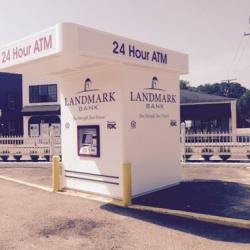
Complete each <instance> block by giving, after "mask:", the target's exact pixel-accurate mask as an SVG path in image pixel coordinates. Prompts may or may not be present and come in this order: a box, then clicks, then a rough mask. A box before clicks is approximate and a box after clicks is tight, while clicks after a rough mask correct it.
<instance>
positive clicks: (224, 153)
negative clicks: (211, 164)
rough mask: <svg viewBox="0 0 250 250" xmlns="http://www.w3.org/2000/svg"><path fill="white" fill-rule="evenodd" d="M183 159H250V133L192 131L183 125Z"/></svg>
mask: <svg viewBox="0 0 250 250" xmlns="http://www.w3.org/2000/svg"><path fill="white" fill-rule="evenodd" d="M181 142H182V160H183V161H186V160H206V161H209V160H216V161H217V160H223V161H226V160H248V159H250V133H248V134H242V133H241V134H237V133H235V134H233V133H230V132H213V133H192V132H188V131H185V128H184V127H182V132H181Z"/></svg>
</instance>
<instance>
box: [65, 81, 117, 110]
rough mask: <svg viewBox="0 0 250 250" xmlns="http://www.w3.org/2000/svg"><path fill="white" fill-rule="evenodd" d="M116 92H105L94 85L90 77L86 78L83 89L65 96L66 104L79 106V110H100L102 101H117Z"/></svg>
mask: <svg viewBox="0 0 250 250" xmlns="http://www.w3.org/2000/svg"><path fill="white" fill-rule="evenodd" d="M115 94H116V93H115V92H114V91H110V92H103V91H102V90H100V89H96V88H93V87H92V81H91V79H90V78H87V79H85V81H84V83H83V90H81V91H79V92H76V94H75V95H74V96H71V97H65V99H64V101H65V106H77V107H78V108H79V111H87V110H98V109H99V105H100V104H102V103H110V102H115V101H116V97H115Z"/></svg>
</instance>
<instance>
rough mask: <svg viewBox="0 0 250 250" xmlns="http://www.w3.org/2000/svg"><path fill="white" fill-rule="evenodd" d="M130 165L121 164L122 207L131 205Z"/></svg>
mask: <svg viewBox="0 0 250 250" xmlns="http://www.w3.org/2000/svg"><path fill="white" fill-rule="evenodd" d="M131 197H132V184H131V164H130V163H125V164H123V205H124V206H125V207H128V206H130V205H131V204H132V202H131Z"/></svg>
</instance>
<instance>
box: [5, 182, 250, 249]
mask: <svg viewBox="0 0 250 250" xmlns="http://www.w3.org/2000/svg"><path fill="white" fill-rule="evenodd" d="M0 197H1V203H0V211H1V217H0V218H1V219H0V223H1V227H0V249H3V250H5V249H21V250H22V249H25V250H26V249H27V250H30V249H67V250H68V249H171V250H172V249H176V250H182V249H185V250H186V249H187V250H188V249H192V250H194V249H197V250H198V249H199V250H202V249H211V250H214V249H226V250H237V249H242V250H243V249H244V250H245V249H249V248H250V237H249V235H250V232H249V231H248V230H239V229H235V228H230V227H223V226H218V225H213V224H209V223H201V222H195V221H192V220H186V219H180V218H176V217H170V216H163V215H159V214H154V213H148V212H139V211H132V210H129V209H125V208H119V207H115V206H112V205H108V204H103V203H99V202H95V201H90V200H86V199H81V198H78V197H70V196H65V195H62V194H55V193H50V192H46V191H42V190H38V189H34V188H31V187H27V186H23V185H19V184H16V183H13V182H9V181H4V180H0Z"/></svg>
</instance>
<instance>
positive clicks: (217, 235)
mask: <svg viewBox="0 0 250 250" xmlns="http://www.w3.org/2000/svg"><path fill="white" fill-rule="evenodd" d="M102 209H104V210H106V211H109V212H112V213H117V214H121V215H123V216H128V217H132V218H136V219H139V220H143V221H146V222H149V223H154V224H157V225H159V226H162V227H167V228H171V229H174V230H178V231H181V232H185V233H188V234H193V235H197V236H200V237H204V238H207V239H210V240H217V241H225V242H237V243H250V230H247V229H238V228H233V227H228V226H221V225H215V224H212V223H207V222H200V221H195V220H191V219H185V218H180V217H175V216H169V215H163V214H158V213H153V212H145V211H137V210H132V209H128V208H123V207H118V206H115V205H111V204H106V205H103V206H102ZM131 230H133V228H131Z"/></svg>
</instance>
